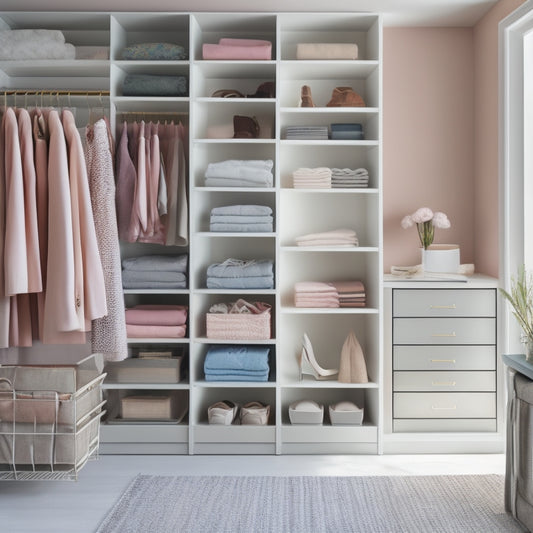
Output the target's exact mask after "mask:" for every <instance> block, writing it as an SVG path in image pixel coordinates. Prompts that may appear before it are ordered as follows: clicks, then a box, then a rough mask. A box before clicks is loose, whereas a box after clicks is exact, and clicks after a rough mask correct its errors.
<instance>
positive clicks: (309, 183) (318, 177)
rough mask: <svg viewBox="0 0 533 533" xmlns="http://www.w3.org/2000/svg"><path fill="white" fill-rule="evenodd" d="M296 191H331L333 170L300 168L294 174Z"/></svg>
mask: <svg viewBox="0 0 533 533" xmlns="http://www.w3.org/2000/svg"><path fill="white" fill-rule="evenodd" d="M292 180H293V186H294V188H295V189H331V169H329V168H326V167H319V168H298V169H296V170H295V171H294V172H293V173H292Z"/></svg>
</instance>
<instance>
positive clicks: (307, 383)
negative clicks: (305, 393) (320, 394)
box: [281, 378, 379, 389]
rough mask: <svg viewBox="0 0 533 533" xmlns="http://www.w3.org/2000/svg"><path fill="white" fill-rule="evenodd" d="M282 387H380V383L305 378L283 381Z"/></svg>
mask: <svg viewBox="0 0 533 533" xmlns="http://www.w3.org/2000/svg"><path fill="white" fill-rule="evenodd" d="M281 387H282V388H286V389H378V388H379V384H378V383H372V382H370V383H339V382H338V381H335V380H323V381H322V380H315V379H313V378H304V380H302V381H295V382H294V383H282V384H281Z"/></svg>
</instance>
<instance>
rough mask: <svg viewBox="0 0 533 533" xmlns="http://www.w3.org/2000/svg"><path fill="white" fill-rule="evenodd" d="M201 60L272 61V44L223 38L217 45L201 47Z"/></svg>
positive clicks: (254, 40) (261, 41) (209, 44)
mask: <svg viewBox="0 0 533 533" xmlns="http://www.w3.org/2000/svg"><path fill="white" fill-rule="evenodd" d="M202 57H203V59H248V60H252V61H253V60H264V61H269V60H271V59H272V43H271V42H270V41H263V40H260V39H231V38H227V37H224V38H222V39H219V41H218V44H211V43H206V44H204V45H203V46H202Z"/></svg>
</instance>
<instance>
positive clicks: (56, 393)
mask: <svg viewBox="0 0 533 533" xmlns="http://www.w3.org/2000/svg"><path fill="white" fill-rule="evenodd" d="M102 368H103V356H102V354H92V355H91V356H89V357H86V358H85V359H83V360H82V361H80V362H79V363H77V364H71V365H50V366H47V365H26V366H24V365H6V366H0V479H31V478H32V477H39V478H40V479H45V478H46V476H48V475H50V476H52V475H53V477H54V478H56V477H57V476H62V477H64V478H68V479H76V476H77V472H78V471H79V469H80V468H81V467H82V466H83V465H84V464H85V462H86V461H87V460H88V458H89V457H90V456H91V455H93V454H94V453H96V451H97V449H98V444H99V435H100V433H99V429H100V419H101V417H102V416H103V415H104V414H105V411H104V410H103V406H104V404H105V401H103V400H102V390H101V385H102V382H103V380H104V378H105V374H104V373H102ZM58 470H59V473H58V472H57V471H58Z"/></svg>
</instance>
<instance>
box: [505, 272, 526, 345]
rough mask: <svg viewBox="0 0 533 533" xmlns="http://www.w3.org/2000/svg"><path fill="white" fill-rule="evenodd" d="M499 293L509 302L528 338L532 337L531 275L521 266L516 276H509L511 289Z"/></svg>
mask: <svg viewBox="0 0 533 533" xmlns="http://www.w3.org/2000/svg"><path fill="white" fill-rule="evenodd" d="M500 293H501V294H502V295H503V296H504V298H505V299H506V300H507V301H508V302H509V303H510V304H511V306H512V308H513V315H514V316H515V318H516V320H517V321H518V324H519V325H520V327H521V328H522V331H523V332H524V335H525V336H526V337H527V338H528V339H533V276H532V275H531V273H529V272H527V271H526V268H525V266H523V265H522V266H521V267H520V269H519V270H518V274H517V275H516V276H513V277H511V289H510V292H507V291H506V290H505V289H500Z"/></svg>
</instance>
